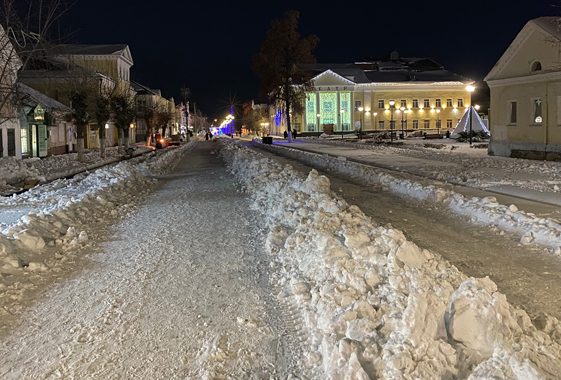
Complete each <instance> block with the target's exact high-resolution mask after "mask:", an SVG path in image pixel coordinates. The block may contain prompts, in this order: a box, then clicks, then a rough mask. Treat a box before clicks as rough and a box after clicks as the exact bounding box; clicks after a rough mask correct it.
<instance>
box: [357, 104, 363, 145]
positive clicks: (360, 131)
mask: <svg viewBox="0 0 561 380" xmlns="http://www.w3.org/2000/svg"><path fill="white" fill-rule="evenodd" d="M358 112H360V129H359V130H358V138H359V139H360V140H362V121H363V120H362V119H363V115H364V114H363V112H364V108H362V107H358Z"/></svg>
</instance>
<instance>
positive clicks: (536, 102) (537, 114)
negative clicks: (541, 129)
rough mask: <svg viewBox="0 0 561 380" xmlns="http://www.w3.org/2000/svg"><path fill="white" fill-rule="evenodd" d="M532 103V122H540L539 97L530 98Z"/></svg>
mask: <svg viewBox="0 0 561 380" xmlns="http://www.w3.org/2000/svg"><path fill="white" fill-rule="evenodd" d="M532 104H533V107H534V119H533V120H534V124H541V123H542V120H543V119H542V101H541V99H532Z"/></svg>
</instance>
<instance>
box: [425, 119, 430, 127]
mask: <svg viewBox="0 0 561 380" xmlns="http://www.w3.org/2000/svg"><path fill="white" fill-rule="evenodd" d="M425 129H430V120H425Z"/></svg>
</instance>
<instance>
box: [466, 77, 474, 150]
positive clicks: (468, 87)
mask: <svg viewBox="0 0 561 380" xmlns="http://www.w3.org/2000/svg"><path fill="white" fill-rule="evenodd" d="M466 90H467V91H468V92H469V97H470V99H469V109H468V112H469V115H468V117H469V145H471V134H472V126H471V125H472V123H471V119H472V117H471V116H472V115H471V112H472V111H471V109H472V108H473V107H472V105H471V93H472V92H473V91H475V87H474V86H472V85H469V86H467V87H466Z"/></svg>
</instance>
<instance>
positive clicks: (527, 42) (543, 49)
mask: <svg viewBox="0 0 561 380" xmlns="http://www.w3.org/2000/svg"><path fill="white" fill-rule="evenodd" d="M553 42H554V37H553V36H552V35H551V34H550V33H548V32H547V31H545V30H544V29H542V28H541V27H539V26H538V25H536V24H535V23H533V22H532V21H529V22H528V23H527V24H526V25H525V26H524V28H522V30H521V31H520V33H518V35H517V36H516V38H515V39H514V41H512V43H511V44H510V46H509V47H508V48H507V50H506V51H505V52H504V54H503V55H502V56H501V58H500V59H499V60H498V61H497V63H496V64H495V66H494V67H493V69H492V70H491V71H490V72H489V74H487V76H486V77H485V79H484V80H485V81H494V80H501V79H507V78H517V77H522V76H528V75H534V74H542V73H545V72H551V71H558V70H559V69H558V67H559V64H560V62H559V58H558V53H559V41H557V42H556V43H553ZM534 62H540V66H541V67H542V68H543V69H542V70H541V71H538V72H532V69H531V67H532V64H533V63H534Z"/></svg>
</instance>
